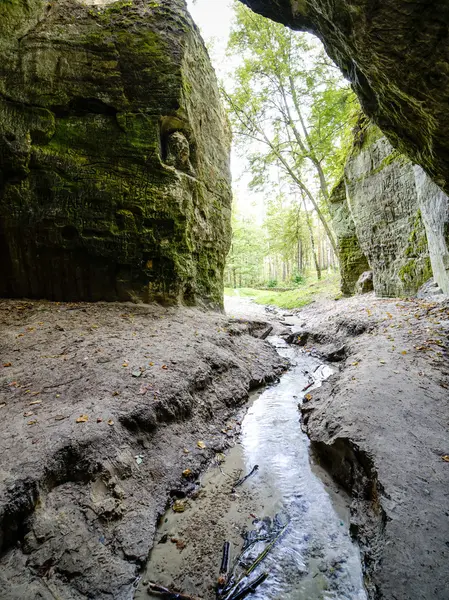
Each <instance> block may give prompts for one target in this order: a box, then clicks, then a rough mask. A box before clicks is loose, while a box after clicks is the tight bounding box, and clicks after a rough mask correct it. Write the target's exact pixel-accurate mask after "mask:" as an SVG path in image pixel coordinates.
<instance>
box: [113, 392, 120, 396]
mask: <svg viewBox="0 0 449 600" xmlns="http://www.w3.org/2000/svg"><path fill="white" fill-rule="evenodd" d="M119 394H120V392H112V395H113V396H118V395H119Z"/></svg>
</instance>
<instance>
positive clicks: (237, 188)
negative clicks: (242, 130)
mask: <svg viewBox="0 0 449 600" xmlns="http://www.w3.org/2000/svg"><path fill="white" fill-rule="evenodd" d="M232 3H233V2H232V0H196V1H194V0H187V5H188V7H189V10H190V13H191V15H192V17H193V19H194V21H195V23H196V24H197V25H198V27H199V28H200V30H201V34H202V36H203V38H204V40H205V42H206V45H207V47H208V49H209V54H210V57H211V61H212V65H213V67H214V69H215V71H216V73H217V77H218V79H219V80H221V81H226V79H227V78H228V77H229V68H230V59H229V58H228V57H227V56H226V46H227V43H228V38H229V34H230V31H231V24H232V20H233V11H232ZM246 168H247V165H246V161H245V160H244V159H243V158H241V157H239V156H238V155H237V153H236V152H235V150H234V149H233V151H232V155H231V171H232V179H233V190H234V197H235V200H236V203H237V206H238V210H239V212H241V213H242V214H244V215H245V216H247V217H249V218H256V219H257V220H259V221H260V220H262V219H263V204H264V196H263V195H262V194H261V193H258V192H254V191H252V190H250V189H248V183H249V181H250V179H251V176H250V175H249V174H247V173H245V171H246Z"/></svg>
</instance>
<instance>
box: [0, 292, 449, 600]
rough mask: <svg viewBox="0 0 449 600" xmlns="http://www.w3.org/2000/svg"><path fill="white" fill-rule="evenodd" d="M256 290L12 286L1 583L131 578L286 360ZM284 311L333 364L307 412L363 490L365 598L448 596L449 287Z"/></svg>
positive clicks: (329, 453) (296, 339)
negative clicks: (188, 299) (93, 292)
mask: <svg viewBox="0 0 449 600" xmlns="http://www.w3.org/2000/svg"><path fill="white" fill-rule="evenodd" d="M249 305H250V303H248V301H246V300H245V301H244V302H241V301H239V300H233V301H231V304H230V305H228V310H229V315H230V317H224V316H222V315H216V314H210V313H209V314H204V313H201V312H199V311H196V310H186V309H183V310H176V309H165V308H162V307H153V306H136V305H117V304H98V305H80V304H77V305H67V304H66V305H57V304H51V303H45V302H41V303H40V302H32V303H31V302H14V301H3V302H1V304H0V323H1V327H2V336H1V342H0V343H1V346H0V394H1V396H0V416H1V417H2V418H1V419H0V457H1V458H0V472H1V483H0V546H1V549H2V554H1V558H0V598H2V599H5V600H8V599H10V598H11V599H13V598H15V599H19V598H20V599H24V600H27V599H34V598H42V599H47V598H48V599H50V598H52V599H53V598H59V599H62V600H66V599H67V600H68V599H80V598H100V599H103V598H105V599H106V598H108V599H111V598H117V599H120V600H122V599H127V598H131V597H132V596H133V594H134V588H133V585H134V584H135V582H136V581H137V576H138V575H139V573H140V572H141V567H142V565H143V564H144V563H145V561H146V558H147V556H148V553H149V550H150V549H151V547H152V544H153V538H154V535H155V532H156V522H157V518H158V516H160V515H162V514H163V513H164V509H165V506H166V502H167V499H168V498H170V496H171V497H172V498H173V497H175V496H177V495H183V494H184V493H188V492H189V488H190V486H191V481H190V479H186V478H185V477H183V476H182V472H183V471H184V470H185V469H186V468H189V469H190V470H191V471H192V477H193V479H195V478H196V477H197V476H199V474H200V473H201V472H202V471H203V470H204V469H205V468H206V467H207V465H208V464H210V461H211V460H213V459H214V457H215V456H216V454H217V453H221V452H222V451H225V450H226V449H227V448H228V447H229V446H230V445H232V444H233V443H234V437H235V435H237V434H238V430H239V427H238V417H236V411H238V410H239V409H241V407H242V406H243V405H244V403H245V402H246V401H247V398H248V390H249V389H250V388H252V387H254V386H257V385H258V384H260V383H261V382H263V381H266V380H269V379H271V378H273V377H276V376H277V375H279V374H280V372H281V371H282V368H283V364H282V361H281V359H280V358H279V357H278V356H277V355H276V354H274V352H273V349H272V348H271V347H270V346H269V345H268V344H267V343H265V342H261V341H260V340H258V339H256V338H255V337H254V336H259V335H261V334H262V333H263V332H264V331H265V330H266V324H265V323H263V322H262V321H265V320H269V319H273V313H271V312H269V311H266V310H265V309H264V307H255V306H254V305H250V306H251V307H250V309H249V311H250V312H248V306H249ZM248 316H250V317H251V318H252V319H256V320H258V321H259V323H256V324H248V322H247V319H246V317H248ZM232 317H235V318H232ZM282 321H283V323H284V324H288V323H291V325H293V330H294V331H295V332H296V333H295V334H294V335H292V336H290V341H292V342H293V343H299V344H300V345H303V346H304V349H305V351H306V352H312V353H317V354H319V355H321V356H322V357H323V358H324V359H326V360H331V361H332V362H333V365H334V367H336V368H337V371H338V372H337V373H336V375H334V376H333V377H332V378H331V379H330V380H329V381H328V382H326V383H325V384H324V385H323V387H322V388H320V390H319V391H315V392H313V394H311V396H310V398H306V401H305V402H304V404H303V406H302V411H303V419H304V425H303V426H304V427H305V429H306V430H307V432H308V434H309V435H310V437H311V439H312V441H313V448H314V450H315V452H316V456H317V457H319V459H320V461H321V464H322V465H324V466H326V468H328V469H329V470H330V471H331V472H332V473H333V474H334V476H335V477H336V479H338V480H339V481H340V483H341V484H342V485H344V486H345V487H346V489H347V490H348V492H349V493H350V494H351V497H352V517H351V518H352V531H353V533H354V535H355V536H356V537H357V538H358V540H359V542H360V545H361V549H362V554H363V559H364V564H365V569H366V575H367V579H366V581H367V586H368V590H369V593H370V598H375V599H384V600H431V599H432V600H448V598H449V595H448V590H449V570H448V569H447V564H448V558H449V510H448V506H449V503H448V500H449V498H448V496H449V485H448V474H449V473H448V471H449V435H448V433H449V432H448V429H449V366H448V346H449V343H448V332H449V309H448V304H447V302H446V304H445V303H444V302H443V303H439V304H436V303H433V302H430V301H424V300H419V301H418V300H400V301H399V300H382V299H375V298H374V297H373V296H372V295H366V296H363V297H357V298H352V299H348V300H340V301H329V302H326V303H320V304H312V305H311V306H309V307H307V308H305V309H302V310H300V311H298V312H297V313H295V315H294V316H293V317H290V316H283V317H282ZM279 332H282V327H281V328H279V327H278V333H279ZM286 335H287V333H286ZM86 417H87V420H86ZM199 441H201V442H204V445H205V448H202V447H201V448H200V447H199V446H198V442H199ZM200 445H201V446H202V444H200ZM218 508H219V510H228V509H227V508H226V506H224V505H223V506H220V507H218ZM242 510H246V507H243V508H242ZM168 533H170V532H168ZM187 533H188V532H187ZM222 533H224V532H222V531H220V527H217V535H219V536H220V537H221V534H222ZM178 534H179V537H180V538H181V541H182V540H183V539H184V537H187V534H186V533H185V532H183V531H181V532H177V533H176V535H178ZM204 535H206V532H204ZM176 539H178V538H176ZM167 543H170V544H171V545H174V546H176V544H175V543H173V542H167ZM175 549H176V552H178V554H180V556H181V557H182V553H180V552H179V548H175ZM211 560H212V559H211ZM214 560H216V557H215V558H214ZM214 564H215V563H214ZM215 570H216V569H215V568H214V572H215ZM189 576H190V575H189ZM191 577H192V581H193V583H195V577H199V574H198V573H192V574H191Z"/></svg>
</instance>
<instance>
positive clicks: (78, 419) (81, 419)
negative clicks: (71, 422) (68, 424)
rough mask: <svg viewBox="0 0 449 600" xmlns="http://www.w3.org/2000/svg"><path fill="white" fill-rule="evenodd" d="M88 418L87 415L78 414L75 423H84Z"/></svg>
mask: <svg viewBox="0 0 449 600" xmlns="http://www.w3.org/2000/svg"><path fill="white" fill-rule="evenodd" d="M88 420H89V417H88V416H87V415H80V416H79V417H78V418H77V420H76V422H77V423H85V422H86V421H88Z"/></svg>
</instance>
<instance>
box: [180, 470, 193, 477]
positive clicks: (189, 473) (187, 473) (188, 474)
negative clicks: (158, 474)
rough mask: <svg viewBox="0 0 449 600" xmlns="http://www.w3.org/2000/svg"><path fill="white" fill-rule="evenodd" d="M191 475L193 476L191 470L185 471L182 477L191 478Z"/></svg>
mask: <svg viewBox="0 0 449 600" xmlns="http://www.w3.org/2000/svg"><path fill="white" fill-rule="evenodd" d="M191 474H192V471H191V470H190V469H185V470H184V471H183V472H182V476H183V477H190V475H191Z"/></svg>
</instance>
